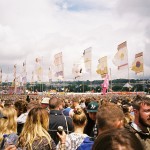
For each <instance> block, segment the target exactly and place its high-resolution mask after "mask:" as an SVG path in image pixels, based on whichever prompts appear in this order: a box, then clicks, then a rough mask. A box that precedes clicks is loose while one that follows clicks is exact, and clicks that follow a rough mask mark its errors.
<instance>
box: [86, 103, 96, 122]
mask: <svg viewBox="0 0 150 150" xmlns="http://www.w3.org/2000/svg"><path fill="white" fill-rule="evenodd" d="M98 106H99V105H98V103H97V102H95V101H92V102H90V103H89V104H88V106H87V113H88V114H89V117H90V119H92V120H93V121H96V113H97V110H98Z"/></svg>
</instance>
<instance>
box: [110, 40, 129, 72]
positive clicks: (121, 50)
mask: <svg viewBox="0 0 150 150" xmlns="http://www.w3.org/2000/svg"><path fill="white" fill-rule="evenodd" d="M113 63H114V65H116V66H118V70H120V69H124V68H128V50H127V42H126V41H125V42H123V43H121V44H119V45H118V52H117V53H116V54H115V56H114V59H113Z"/></svg>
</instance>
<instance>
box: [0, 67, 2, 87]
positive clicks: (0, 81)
mask: <svg viewBox="0 0 150 150" xmlns="http://www.w3.org/2000/svg"><path fill="white" fill-rule="evenodd" d="M1 83H2V69H0V84H1Z"/></svg>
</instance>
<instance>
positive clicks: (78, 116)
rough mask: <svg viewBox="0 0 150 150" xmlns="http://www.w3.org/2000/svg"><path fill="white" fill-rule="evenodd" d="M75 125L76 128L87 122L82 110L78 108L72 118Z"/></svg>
mask: <svg viewBox="0 0 150 150" xmlns="http://www.w3.org/2000/svg"><path fill="white" fill-rule="evenodd" d="M72 120H73V123H74V124H75V125H76V126H83V125H85V124H86V122H87V117H86V115H85V113H84V111H83V110H82V108H76V109H75V110H74V114H73V117H72Z"/></svg>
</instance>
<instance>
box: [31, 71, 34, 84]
mask: <svg viewBox="0 0 150 150" xmlns="http://www.w3.org/2000/svg"><path fill="white" fill-rule="evenodd" d="M31 84H34V71H32V76H31Z"/></svg>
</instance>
